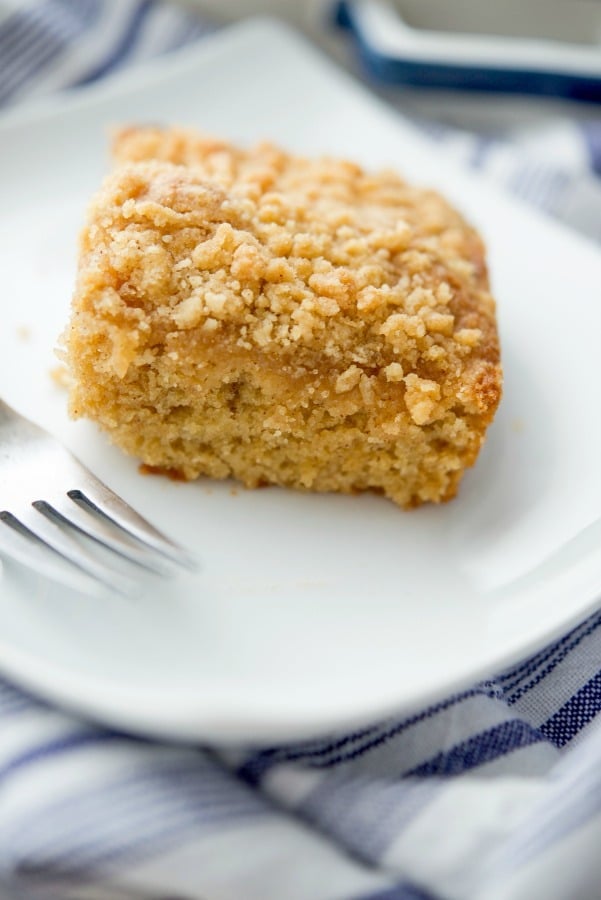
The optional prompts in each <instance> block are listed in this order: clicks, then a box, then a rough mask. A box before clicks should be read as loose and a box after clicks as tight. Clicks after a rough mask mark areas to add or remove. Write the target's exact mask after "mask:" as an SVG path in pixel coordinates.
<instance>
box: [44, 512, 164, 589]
mask: <svg viewBox="0 0 601 900" xmlns="http://www.w3.org/2000/svg"><path fill="white" fill-rule="evenodd" d="M65 501H66V502H65ZM65 501H62V498H60V497H56V498H53V499H52V502H47V501H45V500H36V501H35V502H34V503H33V504H32V506H33V507H34V509H37V511H38V512H40V513H42V515H44V516H47V517H48V518H49V519H55V520H56V521H58V522H60V523H62V524H63V525H64V526H67V527H69V528H75V529H76V530H77V531H78V532H79V533H80V534H82V535H85V536H86V537H88V538H90V539H91V540H93V541H97V542H98V543H99V544H102V545H103V546H104V547H108V548H109V550H112V551H113V552H114V553H117V554H118V555H119V556H122V557H123V558H124V559H127V560H129V561H130V562H133V563H135V564H136V565H138V566H141V567H142V568H143V569H148V570H149V571H150V572H154V573H155V574H156V575H165V576H166V575H171V574H173V570H172V569H171V568H170V567H169V563H168V562H167V561H166V560H165V562H163V557H157V555H156V553H154V552H153V551H151V550H150V548H148V549H146V546H145V545H143V544H141V543H140V542H139V541H134V539H133V538H131V537H129V536H128V534H127V533H126V532H124V531H123V529H121V528H117V527H116V526H113V525H112V524H111V523H110V522H108V520H107V519H106V518H105V517H100V516H99V515H94V514H93V511H92V510H91V509H90V510H88V509H87V508H86V507H85V506H83V505H81V506H80V504H78V503H75V502H73V501H71V500H70V498H67V495H65Z"/></svg>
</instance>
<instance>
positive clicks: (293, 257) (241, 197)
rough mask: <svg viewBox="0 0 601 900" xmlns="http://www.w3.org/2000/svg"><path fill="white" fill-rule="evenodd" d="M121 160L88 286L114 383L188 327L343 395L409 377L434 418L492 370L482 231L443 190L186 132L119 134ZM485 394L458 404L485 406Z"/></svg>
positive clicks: (95, 232) (88, 246)
mask: <svg viewBox="0 0 601 900" xmlns="http://www.w3.org/2000/svg"><path fill="white" fill-rule="evenodd" d="M115 156H116V158H117V160H118V161H122V163H123V164H122V165H121V167H120V168H118V169H117V171H115V172H114V173H113V174H112V175H110V176H109V178H108V179H107V181H106V182H105V185H104V187H103V189H102V191H101V192H100V194H99V195H98V197H97V198H96V200H95V202H94V203H93V204H92V207H91V211H90V220H89V224H88V227H87V229H86V231H85V233H84V237H83V242H82V248H83V255H84V265H83V266H82V270H81V271H82V274H81V276H80V285H79V290H80V291H81V290H82V289H83V290H84V291H85V292H87V295H88V298H89V299H91V302H92V304H93V306H94V308H95V310H96V312H100V313H101V314H102V315H103V316H104V317H106V318H107V319H112V320H114V321H115V323H117V324H118V325H119V328H118V331H116V332H115V336H114V339H113V345H112V350H111V354H110V358H109V359H108V360H107V365H109V366H111V367H113V369H114V371H115V372H116V373H117V375H118V376H119V377H123V376H124V375H125V373H126V372H127V370H128V367H129V366H130V365H132V364H136V365H139V364H140V361H141V360H142V361H143V360H144V359H145V358H146V359H148V358H149V357H151V356H152V355H153V354H155V353H156V352H158V348H159V346H163V345H164V346H166V347H167V350H168V351H169V352H172V353H173V352H175V353H177V343H178V335H180V336H181V334H182V333H186V332H194V333H197V334H198V335H199V338H200V339H202V340H207V341H227V342H228V343H230V344H231V343H232V342H234V343H235V345H236V346H237V347H238V348H239V349H240V350H244V351H253V350H257V351H260V352H261V353H262V354H267V355H269V356H270V357H272V358H278V359H279V360H280V361H281V364H282V365H283V366H284V367H286V369H287V371H290V372H294V373H296V374H298V375H302V374H303V373H305V372H311V371H312V370H313V369H314V368H315V367H316V366H320V367H322V368H323V367H324V366H325V367H327V368H329V369H330V370H332V371H333V372H334V375H335V391H336V392H337V393H341V394H342V393H345V392H348V391H350V390H352V389H353V388H357V389H358V390H360V391H361V394H362V396H363V397H369V395H370V387H369V386H370V385H371V384H372V381H373V378H374V377H380V378H382V379H384V380H385V381H386V382H388V383H389V384H402V385H404V388H405V391H406V397H407V407H408V409H409V410H410V412H411V416H412V418H413V420H414V421H415V422H416V423H417V424H423V423H425V422H428V421H430V420H431V417H432V416H433V415H434V414H435V413H436V410H437V408H438V406H439V405H440V404H439V401H440V398H441V395H442V394H444V395H448V396H449V397H450V396H451V395H452V394H453V392H455V393H456V385H457V380H458V378H459V376H460V375H463V374H464V372H465V370H466V368H467V369H472V370H473V373H472V374H473V378H472V381H473V382H474V384H476V383H477V382H478V380H480V382H482V381H483V380H486V370H487V367H488V368H490V366H491V365H495V364H496V363H497V361H498V345H497V339H496V329H495V323H494V303H493V300H492V298H491V296H490V294H489V292H488V285H487V280H486V272H485V266H484V257H483V249H482V245H481V242H480V240H479V238H478V236H477V234H476V233H475V231H473V229H471V228H470V227H469V226H467V225H466V224H465V222H464V221H463V220H462V218H461V217H460V216H459V214H458V213H456V212H455V211H454V210H453V209H452V208H451V207H450V206H449V205H448V204H447V203H446V202H445V201H444V200H443V199H442V198H441V197H440V196H439V195H437V194H436V193H434V192H430V191H424V190H419V189H417V188H414V187H411V186H409V185H407V184H406V183H405V182H404V181H403V180H402V179H401V178H400V177H399V176H398V175H396V174H395V173H393V172H382V173H379V174H370V173H367V172H365V171H364V170H363V169H361V168H360V167H359V166H357V165H355V164H353V163H349V162H345V161H341V160H334V159H318V160H309V159H304V158H300V157H295V156H291V155H289V154H287V153H285V152H283V151H282V150H280V149H278V148H277V147H274V146H272V145H270V144H261V145H259V146H258V147H255V148H253V149H251V150H248V151H245V150H240V149H237V148H233V147H231V146H230V145H228V144H225V143H223V142H220V141H215V140H213V139H204V138H198V137H192V136H191V135H190V134H189V133H187V132H185V131H179V130H177V129H174V130H170V131H169V132H161V131H159V130H155V129H147V130H138V129H134V130H129V131H127V130H126V131H124V132H122V133H121V134H120V135H119V136H118V137H117V140H116V144H115ZM157 157H159V158H157ZM81 282H84V283H83V284H82V283H81ZM124 325H125V327H124ZM362 376H365V377H364V378H362ZM476 393H477V391H476ZM480 393H481V392H480ZM474 398H475V395H474V394H472V395H470V397H469V398H466V397H464V400H463V401H462V402H465V401H466V399H467V402H468V403H469V402H470V401H471V402H472V406H474V403H475V406H474V410H476V409H477V407H478V403H479V401H478V400H477V399H476V400H475V399H474ZM480 405H481V404H480Z"/></svg>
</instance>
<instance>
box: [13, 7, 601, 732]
mask: <svg viewBox="0 0 601 900" xmlns="http://www.w3.org/2000/svg"><path fill="white" fill-rule="evenodd" d="M127 122H163V123H183V124H190V125H196V126H200V127H201V128H203V129H204V130H207V131H209V132H213V133H215V134H217V135H223V136H226V137H228V138H231V139H232V140H235V141H243V142H248V141H254V140H256V139H259V138H263V137H270V138H272V139H274V140H276V141H279V142H280V143H281V144H283V145H285V146H286V147H288V148H291V149H293V150H297V151H303V152H307V153H323V152H328V153H335V154H341V155H343V156H348V157H351V158H355V159H357V160H359V161H361V162H363V163H365V164H366V165H368V166H370V167H378V166H381V165H383V164H386V165H390V164H392V165H394V166H396V167H397V168H398V169H400V170H401V171H402V172H403V173H405V174H407V175H408V176H410V177H411V178H413V179H416V180H418V181H419V182H421V183H425V184H430V185H435V186H437V187H439V188H440V189H442V190H443V191H444V192H445V193H446V194H447V195H449V196H450V198H451V199H452V200H453V201H454V202H455V203H456V204H457V205H458V206H459V207H460V208H461V209H462V210H463V211H464V212H465V213H466V214H467V216H468V217H469V218H470V219H471V220H472V221H473V222H474V223H475V224H476V225H477V226H478V227H480V228H481V230H482V231H483V233H484V235H485V237H486V240H487V242H488V245H489V248H490V262H491V270H492V278H493V284H494V289H495V293H496V295H497V298H498V303H499V320H500V328H501V336H502V344H503V356H504V365H505V370H506V385H505V395H504V399H503V402H502V404H501V408H500V410H499V413H498V416H497V419H496V421H495V423H494V425H493V427H492V429H491V431H490V437H489V439H488V442H487V444H486V446H485V448H484V451H483V453H482V455H481V457H480V459H479V461H478V463H477V465H476V467H475V468H474V470H473V471H471V472H470V473H468V475H467V477H466V478H465V480H464V483H463V486H462V489H461V491H460V495H459V497H458V498H457V499H456V500H454V501H453V502H452V503H450V504H448V505H446V506H443V507H430V508H422V509H419V510H416V511H414V512H411V513H404V512H402V511H400V510H399V509H397V508H396V507H395V506H394V505H393V504H392V503H390V502H388V501H386V500H384V499H381V498H378V497H373V496H361V497H341V496H318V495H303V494H297V493H293V492H289V491H284V490H278V489H270V490H264V491H256V492H248V491H244V490H237V491H232V485H231V484H224V483H212V482H208V481H201V482H197V483H194V484H174V483H172V482H169V481H167V480H163V479H160V478H148V477H146V478H144V477H142V476H140V475H139V474H138V471H137V463H136V461H135V460H132V459H127V458H125V457H124V456H122V455H121V454H120V453H119V452H118V451H117V450H115V449H114V448H111V447H110V446H108V444H107V442H106V439H105V438H104V436H102V435H101V434H99V433H98V432H97V431H96V429H95V428H94V427H92V426H91V425H89V424H87V423H84V422H77V423H73V422H70V421H69V420H68V418H67V415H66V412H65V406H66V399H65V396H64V393H63V391H61V389H60V388H59V387H58V386H57V385H56V384H55V383H54V382H53V381H52V379H51V377H50V374H49V373H50V370H51V369H52V368H53V366H54V365H55V360H54V357H53V349H54V347H55V345H56V341H57V336H58V334H59V332H60V331H61V329H62V328H63V326H64V324H65V322H66V319H67V315H68V306H69V298H70V293H71V289H72V285H73V279H74V269H75V252H76V236H77V232H78V230H79V227H80V224H81V222H82V218H83V211H84V208H85V206H86V203H87V200H88V198H89V196H90V195H91V193H92V192H93V191H94V190H95V189H96V187H97V186H98V184H99V181H100V179H101V177H102V175H103V173H104V172H105V170H106V167H107V160H106V150H105V148H106V146H107V129H108V127H109V126H111V125H113V124H115V123H127ZM0 173H1V174H0V179H1V196H2V205H1V208H0V233H1V235H2V239H1V241H0V259H1V260H2V273H3V274H2V326H1V330H0V395H1V396H3V397H4V399H5V400H7V401H8V402H9V403H11V404H12V405H13V406H15V407H16V408H17V409H18V410H20V411H21V412H23V413H24V414H25V415H28V416H29V417H31V418H33V419H34V420H36V421H38V422H39V423H40V424H41V425H43V426H45V427H46V428H48V429H49V430H50V431H52V432H53V433H54V434H56V435H57V436H58V437H59V438H60V439H62V440H63V441H64V442H65V443H66V444H67V445H69V446H70V447H71V448H72V449H73V450H74V451H75V452H76V453H77V455H79V456H80V457H81V458H82V460H83V461H84V462H85V463H87V464H88V465H89V466H90V467H91V468H92V469H93V470H94V471H95V472H96V473H97V474H98V475H99V476H100V477H101V478H103V479H104V480H105V481H106V482H108V484H110V485H111V486H112V487H113V488H114V489H115V490H116V491H117V492H119V493H121V494H122V495H123V496H124V497H125V498H126V499H127V500H128V501H129V502H131V503H132V504H133V505H134V506H136V507H138V508H139V509H140V511H141V512H142V513H143V514H144V515H146V516H147V517H148V518H149V519H150V520H151V521H153V522H155V523H156V524H157V525H159V526H160V527H162V528H163V529H164V530H166V531H167V533H169V534H171V535H172V536H173V537H174V538H175V539H176V540H179V541H181V542H182V543H184V544H185V545H187V546H189V547H190V549H192V550H193V551H195V552H196V553H197V554H198V556H199V557H200V560H201V563H202V570H201V572H200V573H199V574H198V575H195V576H193V575H190V576H187V575H186V576H182V577H181V578H179V579H178V580H177V581H175V582H170V583H168V584H167V586H166V585H165V583H164V582H161V583H160V584H159V585H158V586H156V587H154V588H152V589H148V591H146V592H145V593H144V595H143V596H142V597H141V598H140V599H139V600H138V601H125V600H123V599H121V598H120V597H113V596H108V597H107V598H106V599H104V600H98V599H95V598H92V597H89V596H85V595H78V594H76V593H75V592H70V591H68V590H66V589H64V588H58V587H56V586H54V585H52V584H50V583H46V582H44V581H42V580H40V579H38V578H36V577H35V576H33V575H31V574H29V573H27V572H24V571H21V570H19V569H18V567H16V566H12V565H10V564H8V563H7V564H6V565H5V568H4V575H3V579H2V582H1V585H2V590H1V595H0V669H1V670H2V671H4V672H5V673H6V674H7V675H9V676H10V677H12V678H14V679H15V680H16V681H17V682H18V683H21V684H22V685H24V686H26V687H29V688H30V689H33V690H34V691H36V692H38V693H39V694H41V695H43V696H46V697H48V698H50V699H51V700H53V701H55V702H58V703H61V704H63V705H66V706H68V707H70V708H72V709H75V710H77V711H80V712H82V713H84V714H86V715H89V716H91V717H94V718H96V719H98V720H100V721H103V722H106V723H109V724H113V725H116V726H120V727H123V728H127V729H130V730H137V731H141V732H144V733H150V734H155V735H162V736H171V737H179V738H185V739H198V738H204V739H214V740H244V739H252V740H256V741H265V740H273V739H287V738H293V737H299V736H308V735H312V734H315V733H317V732H323V731H330V730H333V729H336V728H341V727H346V726H350V725H352V724H355V723H359V722H364V721H366V720H369V719H375V718H377V717H380V716H383V715H385V714H388V713H391V712H395V711H401V710H408V709H410V708H415V707H416V706H417V705H419V704H424V703H426V702H427V701H429V700H431V699H433V698H434V697H436V696H440V695H443V694H445V693H447V692H450V691H451V690H453V689H455V688H457V687H458V686H459V685H461V684H465V683H466V682H469V681H470V680H471V679H475V678H477V677H478V676H481V675H485V674H488V673H492V672H493V671H494V670H496V669H499V667H502V666H503V665H505V664H506V663H509V662H510V661H512V660H514V659H516V658H517V657H519V656H520V655H522V654H526V653H529V652H530V651H533V650H534V649H536V648H537V647H538V646H540V645H541V644H542V643H544V642H545V641H547V640H549V639H550V638H552V637H553V636H555V635H557V634H558V633H559V632H560V631H561V630H562V629H565V628H567V627H568V626H570V625H571V624H573V623H575V622H576V621H577V620H578V619H579V618H581V617H583V616H584V615H585V614H586V613H587V612H590V611H591V610H592V608H593V607H594V604H595V602H596V600H597V598H598V597H599V594H601V554H600V553H599V550H598V545H599V538H600V537H601V518H600V516H601V478H600V476H599V460H600V459H601V415H600V414H599V391H600V388H601V354H600V353H599V349H598V348H599V335H601V302H600V298H599V296H598V292H599V285H600V284H601V256H600V255H599V253H598V252H597V251H596V249H595V248H593V247H592V246H589V245H587V244H586V243H585V242H584V241H582V240H578V239H577V238H575V237H573V236H572V235H571V234H568V233H567V232H565V231H563V230H562V229H561V228H559V227H558V226H556V225H554V224H552V223H550V222H548V221H546V220H544V219H542V218H540V217H538V216H537V215H535V214H534V213H532V212H530V211H528V210H526V209H523V208H521V207H520V206H518V205H517V204H515V203H514V202H513V201H511V200H510V199H508V198H507V197H505V196H504V195H501V194H500V193H498V192H496V191H495V190H493V189H492V188H491V187H490V186H489V185H487V184H486V183H485V182H484V181H482V180H478V179H477V178H476V177H474V176H471V175H468V174H465V173H462V172H460V171H458V170H457V169H455V168H454V167H452V166H451V165H449V164H448V163H447V161H446V160H445V159H444V157H442V156H440V155H439V154H438V153H437V152H436V149H433V148H432V147H431V146H430V145H428V144H426V143H425V142H423V141H422V140H420V139H419V138H418V137H417V136H416V135H415V134H414V132H413V131H412V129H411V128H410V127H409V126H407V125H406V124H404V123H403V122H402V121H401V120H400V119H399V118H398V117H397V116H396V115H395V114H394V113H392V112H390V111H388V110H387V109H386V108H385V107H384V106H382V105H380V104H379V103H378V102H377V101H375V100H374V99H373V98H372V97H371V96H370V95H369V94H368V93H367V92H366V91H365V90H364V89H363V88H361V87H359V86H358V85H356V84H354V83H353V82H352V81H350V80H349V79H348V78H347V77H346V76H344V75H342V74H341V73H340V72H338V71H337V70H336V69H334V68H333V67H332V66H331V65H330V64H329V63H327V62H326V61H324V60H323V59H321V58H320V57H319V56H318V55H317V54H316V52H315V51H314V50H313V49H312V48H310V47H308V46H307V45H305V44H304V43H303V42H302V41H300V40H299V39H298V38H297V37H296V36H295V35H293V34H291V33H290V32H289V31H288V30H287V29H285V28H284V27H283V26H280V25H277V24H274V23H271V22H269V21H256V22H253V23H249V24H245V25H242V26H239V27H236V28H234V29H232V30H229V31H227V32H223V33H221V34H219V35H217V36H214V37H211V38H208V39H206V41H205V42H204V43H203V44H202V45H201V46H200V47H198V48H196V49H193V50H187V51H185V52H183V53H181V54H180V55H179V56H177V57H174V58H172V59H170V60H168V61H167V62H163V63H162V64H160V65H156V66H154V67H152V68H148V69H145V70H139V71H138V72H137V73H134V74H130V75H128V76H126V77H124V78H118V79H117V78H116V79H115V80H113V81H111V82H110V83H108V84H105V85H102V86H100V87H94V88H91V89H88V90H87V91H85V92H82V93H78V94H76V95H74V96H73V97H71V98H68V99H61V100H59V101H54V102H53V104H52V105H51V106H48V105H43V106H37V107H34V108H30V109H29V110H28V111H17V112H15V113H11V114H9V115H8V116H5V117H4V119H3V120H2V122H1V123H0ZM24 329H27V330H28V336H27V332H26V331H24ZM48 477H49V479H51V477H52V473H50V472H49V473H48Z"/></svg>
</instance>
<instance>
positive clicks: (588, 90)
mask: <svg viewBox="0 0 601 900" xmlns="http://www.w3.org/2000/svg"><path fill="white" fill-rule="evenodd" d="M360 5H361V4H360V3H359V4H358V3H357V2H356V0H339V2H338V3H337V4H336V7H335V12H334V16H335V21H336V24H337V25H339V26H341V27H343V28H346V29H348V30H349V31H350V32H351V34H352V36H353V39H354V41H355V43H356V45H357V50H358V54H359V58H360V59H361V61H362V63H363V65H364V66H365V68H366V70H367V72H368V73H369V75H370V76H372V77H373V78H374V79H376V80H377V81H379V82H381V83H382V84H386V85H393V84H396V85H407V86H411V87H420V88H429V89H435V90H441V89H444V90H460V91H476V92H482V93H506V94H526V95H537V96H546V97H559V98H562V99H568V100H578V101H581V102H588V103H601V69H600V71H599V74H596V73H594V72H593V73H591V72H580V73H579V72H577V71H569V72H568V71H561V70H560V69H559V68H557V67H554V66H552V65H549V67H528V66H519V67H518V66H510V65H507V64H504V63H502V62H501V63H499V62H497V63H495V64H494V65H490V64H486V65H480V64H476V63H475V62H473V61H470V60H469V58H466V60H465V61H461V62H459V61H455V60H453V61H444V60H443V59H438V60H432V59H431V58H427V57H426V56H425V55H424V56H423V57H420V56H419V46H417V47H416V48H413V52H412V54H411V58H408V57H407V56H404V55H403V52H402V50H400V51H399V52H398V55H393V54H392V53H390V52H388V51H385V50H383V49H382V48H381V47H378V46H377V44H376V43H375V40H374V36H373V35H372V34H370V33H369V30H368V29H366V28H365V27H364V25H363V23H362V21H361V16H360V14H359V13H360V10H359V7H360ZM372 14H373V8H372ZM416 50H417V52H416Z"/></svg>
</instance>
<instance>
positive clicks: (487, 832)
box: [0, 0, 601, 900]
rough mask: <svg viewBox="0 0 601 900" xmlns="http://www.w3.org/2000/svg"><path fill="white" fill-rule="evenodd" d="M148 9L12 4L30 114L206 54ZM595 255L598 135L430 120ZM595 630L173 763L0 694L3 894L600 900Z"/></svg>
mask: <svg viewBox="0 0 601 900" xmlns="http://www.w3.org/2000/svg"><path fill="white" fill-rule="evenodd" d="M210 27H211V26H210V23H207V22H206V21H203V20H201V19H199V18H198V17H196V16H195V15H194V14H192V13H191V12H185V11H183V10H182V9H181V8H177V7H175V6H170V5H167V4H166V3H160V2H150V0H112V2H111V0H36V2H18V3H17V2H16V0H15V2H12V3H7V2H6V0H0V100H1V101H2V102H3V103H5V104H9V103H10V104H14V103H17V102H19V101H21V100H22V99H24V98H26V97H31V96H33V95H41V94H42V93H44V92H50V91H55V90H58V89H61V88H64V87H67V86H74V85H83V84H86V83H88V82H90V81H93V80H95V79H98V78H100V77H102V76H103V75H104V74H105V73H107V72H112V71H114V70H116V69H118V68H121V67H125V66H127V65H131V64H134V63H136V62H137V61H139V60H142V59H146V58H149V57H152V56H156V55H158V54H160V53H163V52H166V51H169V50H172V49H174V48H176V47H178V46H181V45H183V44H184V43H188V42H190V41H192V40H196V39H199V38H201V37H202V35H203V34H204V33H205V32H206V31H207V30H209V29H210ZM421 125H422V127H423V128H427V129H428V130H429V131H430V132H431V134H432V137H433V139H436V140H438V141H439V142H441V143H442V144H444V145H445V147H446V150H447V152H449V153H454V154H455V155H457V156H458V157H459V158H461V159H462V160H464V161H465V162H466V163H468V164H471V165H475V166H478V167H480V168H481V169H483V170H484V171H485V172H487V173H489V174H490V176H491V177H492V178H495V179H497V180H498V181H500V182H501V183H502V184H504V185H505V186H506V187H507V188H509V189H510V190H512V191H514V192H516V193H518V194H520V195H521V196H522V197H524V198H525V199H526V200H529V201H530V202H531V203H534V204H537V205H539V206H541V207H543V208H544V209H545V210H546V211H547V212H549V213H550V214H552V215H555V216H557V217H559V218H563V219H564V220H565V221H568V222H569V223H570V224H572V225H573V226H574V227H575V228H578V229H579V230H581V231H583V232H584V233H586V234H588V235H589V236H590V237H592V238H597V239H599V240H601V180H600V179H599V178H598V175H599V173H600V170H601V121H600V119H599V117H597V118H596V119H591V121H589V122H586V123H583V122H582V118H581V117H580V124H570V123H569V122H562V123H559V124H557V125H554V126H552V127H547V129H546V130H545V131H544V132H543V133H540V134H536V133H534V132H528V133H521V134H514V135H511V136H509V135H507V136H506V137H505V138H504V139H502V140H494V141H493V140H491V139H490V138H486V139H485V138H482V137H479V136H476V135H470V134H468V133H466V132H459V131H451V130H449V129H444V128H442V127H437V126H434V125H433V124H431V123H429V124H426V123H423V122H422V123H421ZM600 710H601V613H597V614H595V615H594V616H593V617H591V618H590V619H589V620H588V621H586V622H584V623H583V624H581V625H580V626H579V627H578V628H576V629H575V630H574V631H572V632H571V633H570V634H567V635H565V636H564V637H563V638H562V639H561V640H559V641H557V642H556V643H555V644H553V645H552V646H550V647H548V648H546V649H544V650H543V651H541V652H539V653H538V654H537V655H536V656H534V657H532V658H531V659H528V660H526V661H524V662H522V663H521V664H520V665H518V666H514V667H513V668H512V669H511V670H510V671H507V672H503V673H500V674H496V675H493V674H492V673H491V677H490V679H488V680H486V681H484V682H481V683H480V684H477V685H475V686H473V687H471V688H470V689H469V690H465V691H462V692H460V693H458V694H455V695H453V696H451V697H447V698H446V699H445V700H443V701H441V702H440V703H437V704H436V705H434V706H432V707H431V708H429V709H426V710H423V711H422V712H420V713H419V714H415V715H412V716H411V717H408V718H397V719H389V720H387V721H385V722H380V723H376V724H372V725H370V726H368V727H365V728H363V729H360V730H358V731H355V732H353V733H352V734H344V735H335V736H332V737H331V738H328V739H321V740H315V741H310V742H305V743H301V744H294V745H291V746H278V747H254V748H249V747H246V748H239V749H235V750H234V749H231V748H229V749H223V748H219V747H177V746H168V745H161V744H157V743H152V742H146V741H142V740H138V739H135V738H132V737H128V736H126V735H124V734H119V733H116V732H113V731H107V730H102V729H99V728H95V727H91V726H89V725H87V724H83V723H82V722H80V721H78V720H77V719H74V718H71V717H69V716H67V715H65V714H63V713H61V712H59V711H57V710H55V709H52V708H50V707H49V706H46V705H44V704H42V703H39V702H37V701H36V700H35V699H33V698H31V697H29V696H27V695H25V694H24V693H22V692H21V691H20V690H19V689H18V688H17V687H15V686H11V685H9V684H8V683H5V682H2V681H0V897H2V898H4V897H6V898H24V900H29V898H32V900H129V898H132V900H134V898H147V900H153V898H154V900H159V898H161V900H169V898H170V900H175V898H180V900H183V898H187V900H351V898H355V900H538V898H545V900H574V898H582V900H589V898H590V900H595V898H601V854H600V853H599V847H600V846H601V718H600V717H599V716H598V713H599V711H600Z"/></svg>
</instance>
